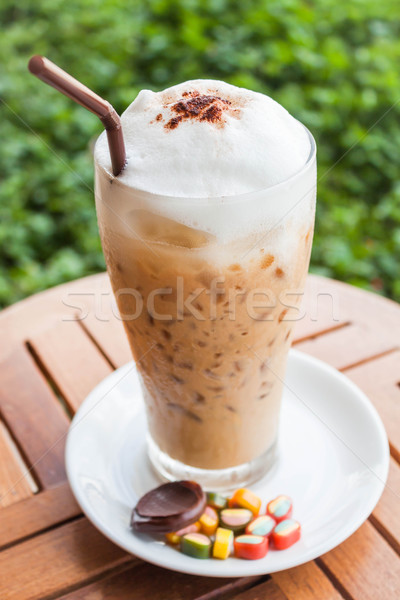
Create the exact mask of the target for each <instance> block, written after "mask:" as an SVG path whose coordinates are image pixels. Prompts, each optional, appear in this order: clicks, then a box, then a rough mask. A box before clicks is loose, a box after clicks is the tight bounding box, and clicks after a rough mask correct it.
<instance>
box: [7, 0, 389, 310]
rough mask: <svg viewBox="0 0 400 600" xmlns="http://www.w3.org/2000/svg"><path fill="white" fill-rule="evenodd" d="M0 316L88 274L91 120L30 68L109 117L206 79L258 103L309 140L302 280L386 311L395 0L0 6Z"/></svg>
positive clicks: (126, 0)
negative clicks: (34, 58)
mask: <svg viewBox="0 0 400 600" xmlns="http://www.w3.org/2000/svg"><path fill="white" fill-rule="evenodd" d="M0 23H1V30H2V34H1V36H0V55H1V56H2V63H3V64H2V69H1V76H0V97H1V98H2V100H3V102H0V110H1V121H0V128H1V143H0V169H1V171H0V173H1V188H0V248H1V256H0V269H1V271H0V303H2V304H3V305H5V304H9V303H12V302H15V301H16V300H18V299H20V298H22V297H24V296H26V295H28V294H32V293H34V292H36V291H38V290H40V289H43V288H46V287H49V286H53V285H55V284H58V283H60V282H63V281H67V280H70V279H75V278H77V277H81V276H83V275H86V274H89V273H93V272H96V271H99V270H102V269H104V261H103V257H102V253H101V248H100V242H99V238H98V233H97V225H96V217H95V209H94V202H93V194H92V191H91V190H92V179H93V167H92V159H91V154H90V150H89V143H88V142H89V141H90V140H93V139H94V137H95V136H96V135H98V134H99V133H100V131H101V125H100V122H99V121H98V120H97V118H96V117H94V116H93V115H91V114H89V113H87V112H86V111H85V110H84V109H81V108H80V107H78V106H75V105H74V103H73V102H72V101H70V100H68V99H67V98H65V97H63V96H62V95H61V94H59V93H57V92H56V91H54V90H52V89H51V88H49V87H47V86H45V85H44V84H42V83H41V82H39V81H38V80H37V79H36V78H34V77H32V76H31V75H29V74H28V71H27V69H26V65H27V62H28V59H29V57H30V56H31V55H32V54H36V53H38V54H45V55H47V56H48V57H49V58H51V59H52V60H53V61H55V62H56V63H58V64H60V66H62V67H64V68H65V69H67V70H69V71H70V72H71V73H73V74H74V75H75V76H76V77H77V78H79V79H81V80H82V81H83V82H85V83H86V84H87V85H88V86H89V87H92V88H93V89H95V90H96V91H97V92H98V93H99V94H102V95H104V96H105V97H106V98H108V99H109V100H110V101H111V102H112V103H113V104H114V106H115V107H116V109H117V110H118V111H120V112H121V111H123V110H124V109H125V108H126V106H127V105H128V104H129V103H130V102H131V101H132V99H133V98H134V97H135V95H136V94H137V93H138V91H139V90H140V89H142V88H146V87H148V88H151V89H154V90H159V89H163V88H165V87H167V86H170V85H172V84H175V83H178V82H180V81H182V80H185V79H190V78H197V77H211V78H219V79H224V80H226V81H228V82H230V83H233V84H236V85H239V86H245V87H249V88H252V89H254V90H257V91H261V92H265V93H267V94H270V95H272V96H273V97H274V98H275V99H276V100H278V101H279V102H281V103H282V104H283V105H284V106H285V107H286V108H287V109H288V110H289V111H290V112H291V113H292V114H293V115H295V116H296V117H297V118H299V119H300V120H301V121H303V122H304V123H305V124H306V125H307V127H308V128H309V129H310V130H311V131H312V132H313V134H314V136H315V138H316V140H317V144H318V149H319V154H318V162H319V177H320V182H319V193H318V199H319V208H318V217H317V227H316V235H315V243H314V250H313V255H312V270H313V271H314V272H318V273H322V274H324V275H329V276H333V277H335V278H338V279H342V280H345V281H348V282H350V283H353V284H355V285H360V286H363V287H365V288H367V289H375V290H377V291H381V292H382V293H384V294H386V295H388V296H390V297H393V298H396V299H397V300H400V269H399V256H400V178H399V173H400V119H399V115H400V76H399V64H400V62H399V58H400V4H399V2H398V0H382V1H381V2H377V1H376V0H348V1H347V2H345V3H342V2H338V1H337V0H316V1H314V2H312V1H310V0H247V1H246V0H242V2H238V1H237V0H68V1H66V0H19V1H18V2H15V0H2V3H1V7H0Z"/></svg>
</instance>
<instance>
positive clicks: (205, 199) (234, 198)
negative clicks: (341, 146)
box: [94, 119, 317, 206]
mask: <svg viewBox="0 0 400 600" xmlns="http://www.w3.org/2000/svg"><path fill="white" fill-rule="evenodd" d="M296 120H297V121H298V119H296ZM298 122H299V123H300V125H301V126H302V127H304V129H305V130H306V132H307V135H308V138H309V140H310V144H311V148H310V153H309V155H308V158H307V160H306V162H305V163H304V165H303V166H302V167H301V169H300V170H299V171H296V173H294V174H293V175H291V176H290V177H288V178H287V179H284V180H283V181H280V182H279V183H275V184H274V185H270V186H266V187H263V188H258V189H256V190H251V191H249V192H241V193H240V194H230V195H226V196H176V195H172V194H157V193H154V192H149V191H146V190H141V189H138V188H134V187H132V186H130V185H127V184H126V183H124V182H122V181H121V180H120V179H118V176H114V175H113V174H112V173H111V172H110V171H108V169H106V168H105V167H104V166H103V165H101V164H100V163H98V162H97V161H96V157H95V155H94V163H95V168H98V169H99V170H100V171H101V172H102V173H103V174H104V175H105V176H106V177H107V179H108V180H110V182H111V183H112V184H113V186H114V185H115V184H117V186H118V187H120V188H122V189H123V190H125V191H126V192H128V193H130V192H131V193H133V194H134V195H135V196H136V198H138V199H143V200H146V199H147V200H152V201H154V202H158V201H161V200H164V201H166V202H169V203H172V202H176V203H179V202H183V201H185V202H186V201H190V202H191V203H193V204H196V205H204V206H206V205H210V204H231V203H236V202H241V201H246V200H249V199H251V198H252V197H253V196H258V195H259V194H264V195H265V194H266V195H273V194H274V193H276V192H277V191H279V190H281V189H282V188H284V187H286V186H287V187H290V186H292V185H293V184H294V183H295V182H296V181H297V180H298V179H301V177H302V176H304V175H305V174H306V173H307V172H308V171H309V169H310V168H311V167H312V165H313V164H314V162H315V159H316V155H317V145H316V142H315V139H314V137H313V135H312V133H311V132H310V130H309V129H308V128H307V127H306V126H305V125H304V124H303V123H301V121H298ZM104 134H105V132H103V133H102V134H101V135H104ZM99 137H100V136H99Z"/></svg>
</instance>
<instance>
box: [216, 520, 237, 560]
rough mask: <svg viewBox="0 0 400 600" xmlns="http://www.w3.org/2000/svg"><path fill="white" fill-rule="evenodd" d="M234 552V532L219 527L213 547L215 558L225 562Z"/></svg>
mask: <svg viewBox="0 0 400 600" xmlns="http://www.w3.org/2000/svg"><path fill="white" fill-rule="evenodd" d="M232 550H233V531H231V530H230V529H224V528H223V527H218V529H217V531H216V534H215V542H214V546H213V557H214V558H220V559H221V560H225V559H226V558H228V556H229V555H230V554H231V552H232Z"/></svg>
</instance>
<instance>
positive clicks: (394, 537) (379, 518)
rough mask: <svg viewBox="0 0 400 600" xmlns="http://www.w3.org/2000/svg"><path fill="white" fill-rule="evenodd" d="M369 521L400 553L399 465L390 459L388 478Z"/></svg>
mask: <svg viewBox="0 0 400 600" xmlns="http://www.w3.org/2000/svg"><path fill="white" fill-rule="evenodd" d="M371 521H372V523H373V524H374V525H375V527H377V528H378V530H379V531H380V532H381V533H382V535H383V536H384V538H385V539H386V540H388V541H389V543H390V544H391V546H393V548H394V549H395V550H396V551H397V552H398V553H399V554H400V465H399V464H398V463H397V462H395V461H394V460H393V458H392V459H391V460H390V469H389V478H388V482H387V485H386V487H385V490H384V492H383V494H382V498H381V499H380V500H379V502H378V505H377V506H376V508H375V510H374V512H373V513H372V516H371Z"/></svg>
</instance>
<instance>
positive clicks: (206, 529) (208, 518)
mask: <svg viewBox="0 0 400 600" xmlns="http://www.w3.org/2000/svg"><path fill="white" fill-rule="evenodd" d="M218 521H219V518H218V514H217V511H216V510H215V509H214V508H212V507H211V506H206V509H205V511H204V513H203V514H202V515H201V517H200V519H199V523H200V531H201V533H204V534H205V535H208V536H210V535H214V533H215V532H216V530H217V527H218Z"/></svg>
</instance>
